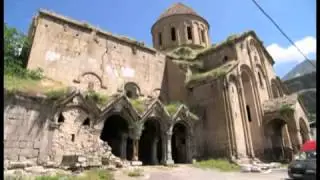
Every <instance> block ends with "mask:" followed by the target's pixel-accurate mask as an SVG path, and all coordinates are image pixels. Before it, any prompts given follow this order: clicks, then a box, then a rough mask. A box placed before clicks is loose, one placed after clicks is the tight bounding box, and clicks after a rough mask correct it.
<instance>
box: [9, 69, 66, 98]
mask: <svg viewBox="0 0 320 180" xmlns="http://www.w3.org/2000/svg"><path fill="white" fill-rule="evenodd" d="M4 88H5V89H6V90H7V91H8V92H9V93H15V92H22V93H27V94H32V95H36V94H38V93H40V94H44V95H46V96H47V97H48V98H49V99H53V100H56V99H58V98H60V97H62V96H64V95H66V93H67V87H65V86H64V85H63V84H62V83H59V82H55V81H52V80H49V79H46V78H43V79H41V80H34V79H30V78H21V77H19V76H14V75H6V74H5V75H4Z"/></svg>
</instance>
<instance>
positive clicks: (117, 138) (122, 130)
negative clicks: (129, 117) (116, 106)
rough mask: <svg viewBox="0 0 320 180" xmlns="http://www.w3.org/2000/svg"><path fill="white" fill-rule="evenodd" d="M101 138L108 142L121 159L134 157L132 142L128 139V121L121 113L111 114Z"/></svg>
mask: <svg viewBox="0 0 320 180" xmlns="http://www.w3.org/2000/svg"><path fill="white" fill-rule="evenodd" d="M100 139H101V140H103V141H106V142H108V144H109V146H110V147H111V148H112V153H113V154H114V155H115V156H118V157H120V158H121V159H128V160H129V159H130V156H131V157H132V151H131V149H132V147H130V145H131V146H132V143H129V144H128V142H132V141H130V140H129V139H128V123H127V121H126V120H125V119H123V118H122V117H121V116H119V115H112V116H110V117H109V118H108V119H107V120H106V121H105V123H104V127H103V130H102V132H101V135H100Z"/></svg>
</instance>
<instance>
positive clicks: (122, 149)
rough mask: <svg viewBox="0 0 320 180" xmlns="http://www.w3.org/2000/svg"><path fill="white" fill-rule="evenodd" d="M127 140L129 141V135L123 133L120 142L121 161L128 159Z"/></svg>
mask: <svg viewBox="0 0 320 180" xmlns="http://www.w3.org/2000/svg"><path fill="white" fill-rule="evenodd" d="M127 139H128V134H127V133H122V134H121V141H120V158H121V159H126V158H127Z"/></svg>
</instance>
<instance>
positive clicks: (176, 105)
mask: <svg viewBox="0 0 320 180" xmlns="http://www.w3.org/2000/svg"><path fill="white" fill-rule="evenodd" d="M180 106H181V103H180V102H173V103H169V104H167V105H165V108H166V110H167V111H168V113H169V115H171V116H172V115H173V114H174V113H176V112H177V110H178V108H179V107H180Z"/></svg>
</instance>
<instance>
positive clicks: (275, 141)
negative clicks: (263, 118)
mask: <svg viewBox="0 0 320 180" xmlns="http://www.w3.org/2000/svg"><path fill="white" fill-rule="evenodd" d="M285 124H286V123H285V121H283V120H281V119H274V120H272V121H271V122H270V123H269V124H268V125H267V128H268V129H267V131H268V132H269V138H270V140H271V153H272V155H271V157H272V160H275V161H279V160H283V159H284V158H285V154H284V153H285V152H284V150H285V149H284V134H283V132H284V126H285Z"/></svg>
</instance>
